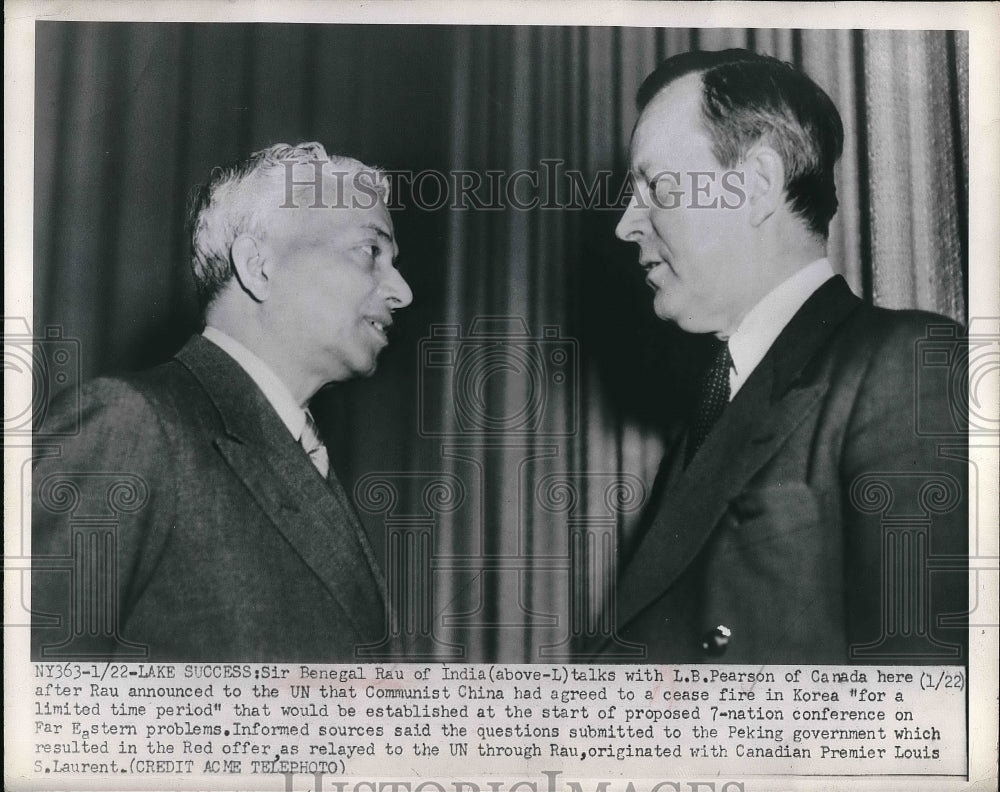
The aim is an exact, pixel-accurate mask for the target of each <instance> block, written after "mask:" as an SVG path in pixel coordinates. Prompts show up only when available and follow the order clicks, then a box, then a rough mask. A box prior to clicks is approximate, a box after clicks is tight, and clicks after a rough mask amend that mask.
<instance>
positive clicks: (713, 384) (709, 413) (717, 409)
mask: <svg viewBox="0 0 1000 792" xmlns="http://www.w3.org/2000/svg"><path fill="white" fill-rule="evenodd" d="M732 365H733V359H732V357H731V356H730V354H729V344H728V343H726V342H725V341H723V342H722V343H721V344H720V346H719V351H718V352H717V353H716V355H715V358H714V359H713V360H712V365H711V367H710V368H709V369H708V371H707V372H706V374H705V379H704V381H703V382H702V386H701V401H700V402H699V403H698V411H697V412H696V413H695V416H694V422H693V423H692V424H691V432H690V434H689V435H688V442H687V448H686V449H685V453H684V466H685V467H687V466H688V465H689V464H690V463H691V460H692V459H693V458H694V455H695V454H696V453H698V449H699V448H701V445H702V443H704V442H705V438H706V437H708V434H709V432H711V431H712V427H713V426H715V422H716V421H718V420H719V416H720V415H722V411H723V410H724V409H726V405H727V404H729V369H730V368H731V367H732Z"/></svg>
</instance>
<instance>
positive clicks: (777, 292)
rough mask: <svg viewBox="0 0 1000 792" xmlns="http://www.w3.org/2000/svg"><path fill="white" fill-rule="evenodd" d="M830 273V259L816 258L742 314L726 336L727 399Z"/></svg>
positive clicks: (734, 394)
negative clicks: (728, 357)
mask: <svg viewBox="0 0 1000 792" xmlns="http://www.w3.org/2000/svg"><path fill="white" fill-rule="evenodd" d="M833 274H834V273H833V268H832V267H831V266H830V262H829V260H827V259H825V258H821V259H817V260H816V261H814V262H813V263H812V264H809V265H808V266H806V267H803V268H802V269H801V270H799V271H798V272H796V273H795V274H794V275H792V277H790V278H788V279H787V280H785V281H783V282H782V283H781V284H779V285H778V286H776V287H775V288H774V289H772V290H771V291H770V292H769V293H768V294H767V296H765V297H764V299H762V300H761V301H760V302H759V303H757V304H756V305H755V306H754V307H753V308H751V309H750V312H749V313H748V314H747V315H746V316H745V317H743V321H742V322H740V326H739V327H738V328H736V332H735V333H733V334H732V335H731V336H730V337H729V354H730V355H732V358H733V365H732V368H730V369H729V400H730V401H732V400H733V397H734V396H736V394H737V393H738V392H739V389H740V388H742V387H743V383H745V382H746V381H747V379H748V378H749V377H750V375H751V374H752V373H753V370H754V369H755V368H757V366H758V365H759V364H760V361H762V360H763V359H764V355H766V354H767V350H769V349H770V348H771V345H772V344H773V343H774V342H775V340H777V338H778V336H779V335H780V334H781V331H782V330H784V329H785V325H787V324H788V323H789V322H790V321H791V319H792V317H793V316H795V314H796V312H797V311H798V310H799V308H801V307H802V306H803V304H804V303H805V301H806V300H808V299H809V298H810V297H811V296H812V295H813V293H814V292H815V291H816V290H817V289H818V288H819V287H820V286H822V285H823V284H824V283H826V282H827V281H828V280H830V278H832V277H833Z"/></svg>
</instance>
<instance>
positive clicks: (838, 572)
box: [704, 482, 844, 662]
mask: <svg viewBox="0 0 1000 792" xmlns="http://www.w3.org/2000/svg"><path fill="white" fill-rule="evenodd" d="M831 518H832V515H829V514H824V513H823V511H822V509H821V508H820V502H819V500H818V499H817V497H816V495H815V493H814V492H813V491H812V490H811V489H810V488H809V487H808V485H806V484H804V483H802V482H795V483H791V484H785V485H782V486H777V485H775V486H769V487H765V488H759V489H753V490H747V491H745V492H743V493H741V494H740V495H739V496H738V497H736V498H734V499H733V500H732V501H731V503H730V504H729V508H728V509H727V512H726V515H725V516H724V518H723V520H722V523H721V524H720V525H719V526H718V530H717V531H716V535H715V536H714V537H713V540H712V542H711V544H710V545H709V547H708V548H707V557H706V562H707V564H706V590H705V598H704V602H705V618H706V620H707V621H708V622H711V625H710V626H714V625H716V624H723V625H726V626H727V627H728V628H729V629H730V630H731V631H732V639H731V646H732V649H733V654H734V655H736V656H742V657H744V658H745V659H746V660H748V661H759V662H805V661H806V660H807V659H808V658H810V657H815V656H817V654H816V653H817V652H818V653H819V656H826V655H827V654H828V652H827V651H825V650H823V647H824V646H827V647H828V646H829V644H830V641H831V640H833V641H834V643H836V644H837V646H839V640H840V633H841V632H842V628H841V622H842V616H841V611H842V602H843V585H844V575H843V565H842V562H841V559H842V555H843V554H842V549H841V540H840V538H839V533H840V532H839V531H838V530H837V527H836V526H837V525H838V521H837V520H835V519H831ZM834 635H836V638H834Z"/></svg>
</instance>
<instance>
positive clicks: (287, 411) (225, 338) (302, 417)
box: [202, 326, 306, 442]
mask: <svg viewBox="0 0 1000 792" xmlns="http://www.w3.org/2000/svg"><path fill="white" fill-rule="evenodd" d="M202 335H203V336H204V337H205V338H207V339H208V340H209V341H211V342H212V343H213V344H215V345H216V346H217V347H219V349H221V350H222V351H223V352H225V353H226V354H227V355H229V357H231V358H232V359H233V360H235V361H236V362H237V363H238V364H239V365H240V368H242V369H243V370H244V371H245V372H246V373H247V374H249V375H250V379H252V380H253V381H254V382H255V383H257V387H258V388H260V390H261V392H262V393H263V394H264V398H266V399H267V400H268V401H269V402H270V403H271V406H272V407H274V410H275V412H276V413H278V417H279V418H281V421H282V423H284V424H285V426H286V427H288V431H289V432H291V433H292V437H294V438H295V440H296V442H298V441H299V439H300V438H301V437H302V429H303V427H305V425H306V411H305V410H303V409H302V407H300V406H299V403H298V402H296V401H295V397H294V396H292V392H291V391H290V390H288V386H287V385H285V383H284V382H282V381H281V380H280V379H279V378H278V375H277V374H275V373H274V372H273V371H272V370H271V367H270V366H268V365H267V364H266V363H265V362H264V361H263V360H261V359H260V358H259V357H257V356H256V355H255V354H254V353H253V352H251V351H250V350H249V349H247V348H246V347H245V346H243V344H241V343H240V342H239V341H237V340H236V339H234V338H232V337H231V336H229V335H227V334H226V333H223V332H222V331H221V330H219V329H218V328H217V327H211V326H208V327H206V328H205V330H204V332H203V333H202Z"/></svg>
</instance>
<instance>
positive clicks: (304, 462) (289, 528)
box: [177, 336, 385, 633]
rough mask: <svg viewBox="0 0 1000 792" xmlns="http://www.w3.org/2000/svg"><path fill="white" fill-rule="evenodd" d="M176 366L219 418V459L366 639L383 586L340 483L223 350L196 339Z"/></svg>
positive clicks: (379, 607) (216, 441)
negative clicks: (323, 472) (306, 450)
mask: <svg viewBox="0 0 1000 792" xmlns="http://www.w3.org/2000/svg"><path fill="white" fill-rule="evenodd" d="M177 359H178V360H179V361H180V362H181V363H182V364H183V365H184V366H185V367H187V368H188V369H189V370H190V371H191V372H192V374H193V375H194V376H195V377H196V378H197V379H198V380H199V382H200V383H201V384H202V387H204V389H205V391H206V393H207V394H208V395H209V397H210V398H211V399H212V401H213V403H214V404H215V405H216V408H217V409H218V411H219V415H220V416H221V418H222V423H223V427H224V431H223V432H220V434H219V436H218V437H216V438H215V439H214V445H215V447H216V448H217V449H218V451H219V453H220V454H221V455H222V457H223V458H224V459H225V460H226V462H227V464H228V465H229V467H230V468H231V469H232V470H233V472H234V473H235V474H236V476H237V477H239V479H240V480H241V481H242V482H243V484H244V485H245V486H246V487H247V490H248V491H249V493H250V496H251V497H252V498H253V499H254V500H255V501H256V502H257V504H258V505H259V506H260V507H261V509H262V510H263V511H264V513H265V514H267V516H268V518H269V519H270V520H271V522H272V523H273V524H274V526H275V528H276V529H277V530H278V531H279V532H280V533H281V534H282V536H284V538H285V540H286V541H287V542H288V543H289V545H291V547H292V548H293V549H294V550H295V552H296V553H298V555H299V556H300V557H301V558H302V560H303V561H304V562H305V564H306V565H307V566H308V567H309V568H310V569H311V570H312V571H313V573H314V574H315V575H316V576H317V577H318V578H319V579H320V581H322V583H323V584H324V585H325V586H326V587H327V588H328V589H329V590H330V592H331V594H332V595H333V596H334V597H335V598H336V600H337V601H338V602H339V603H340V605H341V606H342V608H343V609H344V612H345V613H346V614H347V615H348V617H349V618H350V619H351V621H352V622H353V623H354V624H355V626H356V627H357V628H358V629H359V632H362V633H364V632H366V630H364V629H363V625H364V624H366V623H370V621H371V614H372V613H381V612H384V608H385V605H384V591H383V589H384V583H383V582H382V577H381V574H380V573H379V572H378V567H377V565H376V563H375V560H374V554H373V553H372V552H371V548H370V546H369V543H368V541H367V537H365V535H364V530H363V529H362V527H361V524H360V522H359V521H358V519H357V516H356V514H355V512H354V509H353V508H352V506H351V505H350V502H349V501H348V500H347V496H346V494H345V493H344V491H343V489H342V487H341V486H340V483H339V482H338V481H337V480H336V477H335V476H333V475H331V478H330V480H329V481H325V480H324V479H323V478H322V477H321V476H320V475H319V472H318V471H317V470H316V468H315V467H314V466H313V465H312V463H311V462H310V461H309V458H308V456H307V455H306V454H305V453H304V452H303V451H302V449H301V447H300V446H299V444H298V443H296V442H295V440H294V439H293V438H292V436H291V435H290V434H289V432H288V429H287V428H286V427H285V425H284V424H283V423H282V422H281V419H280V418H279V417H278V414H277V413H276V412H275V411H274V409H273V408H272V407H271V405H270V403H269V402H268V401H267V399H266V398H265V397H264V395H263V393H261V392H260V390H259V389H258V388H257V386H256V384H255V383H254V382H253V380H252V379H251V378H250V377H249V375H248V374H247V373H246V372H245V371H243V369H242V368H241V367H240V366H239V365H238V364H237V363H236V362H235V361H234V360H232V358H230V357H229V356H228V355H227V354H226V353H225V352H223V351H222V350H221V349H219V348H218V347H216V346H215V345H214V344H212V343H211V342H210V341H207V340H206V339H204V338H202V337H201V336H195V337H194V338H192V339H191V341H189V342H188V344H187V346H185V347H184V349H182V350H181V351H180V352H179V353H178V355H177Z"/></svg>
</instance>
